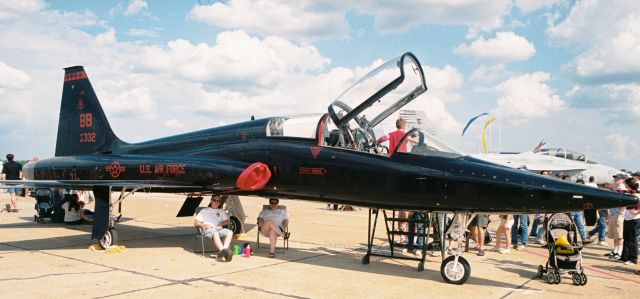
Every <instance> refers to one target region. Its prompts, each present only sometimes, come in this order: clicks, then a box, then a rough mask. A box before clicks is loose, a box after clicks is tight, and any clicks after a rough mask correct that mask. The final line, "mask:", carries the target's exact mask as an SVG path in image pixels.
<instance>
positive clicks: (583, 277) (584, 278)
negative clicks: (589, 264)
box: [578, 272, 587, 286]
mask: <svg viewBox="0 0 640 299" xmlns="http://www.w3.org/2000/svg"><path fill="white" fill-rule="evenodd" d="M578 275H579V276H580V285H582V286H583V285H586V284H587V275H585V274H584V272H583V273H580V274H578Z"/></svg>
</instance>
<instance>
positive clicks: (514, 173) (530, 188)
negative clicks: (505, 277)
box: [3, 53, 637, 284]
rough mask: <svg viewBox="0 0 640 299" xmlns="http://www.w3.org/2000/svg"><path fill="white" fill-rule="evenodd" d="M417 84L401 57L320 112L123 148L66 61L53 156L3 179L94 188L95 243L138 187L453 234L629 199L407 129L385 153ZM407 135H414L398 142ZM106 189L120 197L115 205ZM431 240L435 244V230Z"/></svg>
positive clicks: (448, 275)
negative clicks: (392, 212) (407, 221)
mask: <svg viewBox="0 0 640 299" xmlns="http://www.w3.org/2000/svg"><path fill="white" fill-rule="evenodd" d="M426 90H427V86H426V83H425V78H424V74H423V70H422V66H421V65H420V63H419V62H418V59H417V58H416V57H415V56H414V55H413V54H411V53H405V54H403V55H402V56H400V57H398V58H396V59H393V60H391V61H389V62H387V63H385V64H383V65H382V66H380V67H378V68H376V69H375V70H373V71H372V72H370V73H369V74H368V75H367V76H365V77H364V78H362V79H361V80H360V81H358V82H357V83H356V84H355V85H353V86H352V87H351V88H349V89H348V90H347V91H345V92H344V93H342V94H341V95H340V96H339V97H338V98H337V99H336V100H335V101H334V102H333V103H331V104H330V105H329V107H328V113H325V114H321V115H303V116H283V117H270V118H265V119H256V120H251V121H247V122H242V123H238V124H233V125H227V126H222V127H217V128H211V129H206V130H201V131H196V132H190V133H185V134H181V135H176V136H172V137H165V138H160V139H156V140H151V141H146V142H140V143H135V144H132V143H127V142H124V141H122V140H120V139H119V138H118V137H117V136H116V135H115V134H114V132H113V131H112V130H111V127H110V126H109V123H108V121H107V117H106V116H105V114H104V112H103V110H102V108H101V106H100V103H99V102H98V98H97V97H96V94H95V92H94V90H93V88H92V87H91V84H90V82H89V79H88V78H87V74H86V72H85V71H84V69H83V67H81V66H74V67H69V68H66V69H65V76H64V86H63V90H62V104H61V111H60V120H59V123H58V136H57V143H56V152H55V157H54V158H49V159H41V160H39V161H37V162H34V163H29V164H27V165H25V167H24V170H23V172H24V176H25V177H26V178H27V180H23V181H3V182H4V183H6V184H12V185H14V186H15V185H19V186H22V187H59V188H69V189H85V190H93V192H94V195H95V216H94V222H93V228H92V234H91V235H92V238H93V239H96V240H99V242H100V244H101V245H102V246H103V247H107V246H110V245H111V244H113V243H116V242H117V234H116V233H115V228H114V226H115V223H114V221H113V218H112V214H113V213H112V210H113V209H114V205H115V204H121V203H122V200H123V199H124V197H126V195H128V194H130V193H132V192H134V191H139V190H143V191H148V192H172V193H184V194H210V193H235V194H238V195H258V196H280V197H283V198H297V199H304V200H313V201H320V202H332V203H340V204H349V205H357V206H366V207H373V208H383V209H404V210H415V211H428V212H443V211H448V212H454V213H456V214H457V216H456V217H458V218H459V219H463V221H460V222H455V221H454V222H453V224H452V225H449V228H448V229H447V231H449V232H452V231H453V232H455V234H452V235H457V236H458V235H459V236H463V235H464V234H463V233H461V232H463V231H465V230H466V224H467V223H468V220H469V217H470V216H471V215H472V214H473V213H474V212H491V213H523V212H525V213H544V212H553V211H574V210H582V209H584V208H595V209H605V208H610V207H618V206H628V205H632V204H635V203H636V202H637V199H636V198H635V197H632V196H628V195H625V194H617V193H613V192H610V191H607V190H601V189H596V188H590V187H585V186H582V185H578V184H574V183H570V182H563V181H559V180H555V179H551V178H547V177H543V176H540V175H535V174H531V173H528V172H524V171H520V170H516V169H512V168H508V167H503V166H500V165H497V164H493V163H489V162H485V161H483V160H479V159H475V158H472V157H469V156H465V155H463V154H461V153H460V152H458V151H456V150H453V149H452V148H450V147H448V146H446V145H445V144H443V143H441V142H439V141H438V140H436V139H435V138H432V137H431V135H429V134H425V133H424V132H423V131H421V130H420V129H418V128H414V129H411V130H410V131H408V132H407V134H406V135H404V137H402V139H401V140H399V142H398V147H397V148H396V150H395V152H394V154H393V155H391V156H388V155H386V154H385V152H387V150H386V149H384V148H383V147H381V146H379V145H377V144H376V142H375V141H376V136H375V134H374V129H375V128H376V126H377V125H379V124H380V123H381V122H382V121H383V120H385V119H386V118H389V117H394V115H397V114H396V112H397V111H398V110H399V109H401V108H402V107H403V106H405V105H406V104H408V103H410V102H412V101H413V100H414V99H416V98H418V97H419V96H420V95H421V94H422V93H424V92H425V91H426ZM309 92H313V91H312V90H310V91H309ZM248 109H250V108H248ZM132 129H133V128H132ZM408 136H413V138H414V139H415V140H418V141H419V142H418V143H417V144H415V145H414V144H407V137H408ZM405 146H406V148H407V149H406V150H404V147H405ZM114 191H116V192H120V196H119V197H118V199H115V200H114V199H112V198H111V193H112V192H114ZM460 223H461V224H460ZM440 235H442V237H441V239H440V242H441V244H443V243H444V235H445V234H440ZM458 241H459V242H461V241H462V237H460V238H458ZM442 247H444V246H442ZM461 247H462V246H460V247H459V248H461ZM460 254H461V251H460V252H458V253H456V255H455V256H452V257H450V258H446V259H444V260H443V263H442V267H441V273H442V275H443V277H444V278H445V280H446V281H447V282H451V283H458V284H461V283H464V282H465V281H466V280H467V279H468V277H469V273H470V266H469V263H468V262H467V261H466V259H464V258H463V257H462V256H460ZM365 257H366V258H368V256H365ZM443 258H444V255H443ZM363 262H364V259H363ZM367 262H368V259H367Z"/></svg>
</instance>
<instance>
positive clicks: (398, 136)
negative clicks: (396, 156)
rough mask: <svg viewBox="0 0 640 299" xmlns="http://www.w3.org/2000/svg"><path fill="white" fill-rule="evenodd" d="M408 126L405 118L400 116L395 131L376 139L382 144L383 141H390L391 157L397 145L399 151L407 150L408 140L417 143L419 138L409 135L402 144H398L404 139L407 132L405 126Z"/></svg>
mask: <svg viewBox="0 0 640 299" xmlns="http://www.w3.org/2000/svg"><path fill="white" fill-rule="evenodd" d="M406 126H407V121H405V120H404V118H402V117H400V118H398V119H397V120H396V129H397V130H396V131H393V132H391V133H389V134H386V135H383V136H381V137H380V138H378V140H377V141H376V143H378V144H380V143H383V142H385V141H387V140H388V141H389V157H391V155H393V153H394V152H395V150H396V147H397V148H398V151H399V152H402V153H404V152H407V141H410V142H411V143H413V144H417V143H418V140H417V139H415V138H413V137H411V136H407V138H405V139H404V140H403V141H402V144H400V146H398V143H400V140H402V138H403V137H404V135H406V133H405V131H404V130H405V127H406Z"/></svg>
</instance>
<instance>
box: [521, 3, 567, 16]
mask: <svg viewBox="0 0 640 299" xmlns="http://www.w3.org/2000/svg"><path fill="white" fill-rule="evenodd" d="M561 1H562V0H515V5H516V6H517V7H518V8H520V10H522V12H524V13H530V12H532V11H535V10H538V9H540V8H543V7H545V8H548V7H551V6H553V5H555V4H556V3H560V2H561Z"/></svg>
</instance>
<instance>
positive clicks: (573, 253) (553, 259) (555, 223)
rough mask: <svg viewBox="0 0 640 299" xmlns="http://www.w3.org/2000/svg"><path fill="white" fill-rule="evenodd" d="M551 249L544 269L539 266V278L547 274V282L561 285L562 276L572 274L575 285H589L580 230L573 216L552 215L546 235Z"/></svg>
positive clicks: (548, 221)
mask: <svg viewBox="0 0 640 299" xmlns="http://www.w3.org/2000/svg"><path fill="white" fill-rule="evenodd" d="M545 237H546V241H547V245H546V247H547V248H548V249H549V259H548V260H547V264H546V265H545V266H544V267H543V266H542V265H540V266H538V275H537V277H538V278H542V277H543V275H544V274H547V282H549V283H550V284H559V283H560V281H561V280H562V275H563V274H565V273H569V274H571V278H572V281H573V284H574V285H577V286H583V285H586V284H587V276H586V275H585V274H584V269H583V267H582V253H581V251H582V246H579V245H578V229H577V227H576V225H575V223H573V219H571V216H569V215H568V214H565V213H557V214H553V215H551V217H549V219H548V220H547V232H546V234H545Z"/></svg>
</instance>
